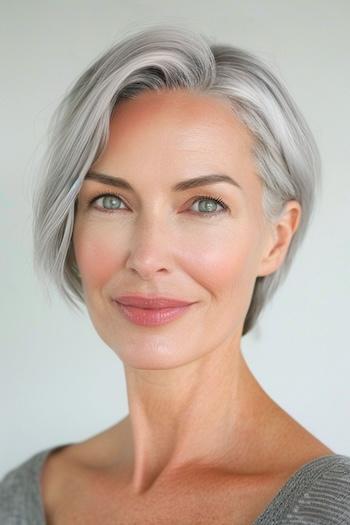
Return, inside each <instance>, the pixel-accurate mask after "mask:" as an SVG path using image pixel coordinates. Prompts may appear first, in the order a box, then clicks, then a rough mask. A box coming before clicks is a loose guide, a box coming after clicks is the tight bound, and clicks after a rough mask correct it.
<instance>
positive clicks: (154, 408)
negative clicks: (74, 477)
mask: <svg viewBox="0 0 350 525" xmlns="http://www.w3.org/2000/svg"><path fill="white" fill-rule="evenodd" d="M125 372H126V382H127V393H128V403H129V412H130V413H129V416H128V417H127V418H126V420H125V421H124V424H125V427H124V428H125V429H126V435H127V436H128V439H127V443H128V452H127V454H126V456H125V457H126V458H128V459H127V461H128V462H129V465H128V467H129V469H130V472H131V476H130V484H131V486H132V490H133V491H134V492H135V493H141V492H142V491H144V490H146V489H147V488H148V487H150V486H151V485H153V484H154V482H155V481H156V480H158V479H159V478H160V477H162V478H164V477H165V476H169V475H172V474H175V473H178V472H179V471H180V469H184V468H186V469H187V470H188V469H190V468H191V467H195V468H196V470H198V468H203V469H207V468H210V469H213V468H214V469H216V470H222V471H227V468H230V469H232V470H233V471H235V470H237V471H239V470H240V469H247V468H248V470H249V457H250V456H252V458H253V457H254V458H255V462H256V454H257V448H256V443H253V442H252V441H254V440H252V436H256V435H257V432H256V430H257V429H259V430H260V429H263V428H264V425H263V423H262V417H263V415H264V413H265V412H266V411H264V410H263V407H265V406H266V404H267V403H269V404H270V405H272V404H273V402H272V400H270V398H269V397H268V396H267V395H266V393H265V392H264V391H263V390H262V389H261V387H260V386H259V384H258V383H257V381H256V380H255V378H254V376H253V375H252V373H251V372H250V370H249V368H248V366H247V364H246V362H245V360H244V357H243V356H242V354H241V351H240V347H239V344H238V345H236V346H233V345H232V342H231V344H230V345H226V346H223V347H222V348H220V349H216V350H215V351H212V352H210V353H208V354H206V355H205V356H203V357H202V358H201V359H198V360H195V361H192V362H191V363H188V364H185V365H183V366H180V367H177V368H173V369H166V370H146V369H135V368H131V367H128V366H125ZM260 423H261V425H260Z"/></svg>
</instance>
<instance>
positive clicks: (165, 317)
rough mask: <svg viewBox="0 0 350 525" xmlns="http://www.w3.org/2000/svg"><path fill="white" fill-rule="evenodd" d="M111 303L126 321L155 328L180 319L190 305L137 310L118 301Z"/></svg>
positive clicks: (137, 308) (135, 307)
mask: <svg viewBox="0 0 350 525" xmlns="http://www.w3.org/2000/svg"><path fill="white" fill-rule="evenodd" d="M113 302H114V304H115V305H116V306H117V307H118V308H119V310H120V311H121V312H122V314H123V315H124V316H125V317H126V319H128V320H129V321H131V322H132V323H134V324H137V325H141V326H155V325H162V324H165V323H168V322H170V321H172V320H174V319H176V318H177V317H180V315H182V314H183V313H184V312H185V311H186V310H187V309H188V308H190V306H191V303H190V304H186V305H183V306H175V307H168V308H139V307H137V306H133V305H126V304H122V303H120V302H119V301H113Z"/></svg>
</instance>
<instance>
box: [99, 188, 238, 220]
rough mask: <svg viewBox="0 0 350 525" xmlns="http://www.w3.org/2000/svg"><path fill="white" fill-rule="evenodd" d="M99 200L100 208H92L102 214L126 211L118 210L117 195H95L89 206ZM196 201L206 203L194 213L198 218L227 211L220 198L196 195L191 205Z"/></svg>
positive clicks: (118, 201)
mask: <svg viewBox="0 0 350 525" xmlns="http://www.w3.org/2000/svg"><path fill="white" fill-rule="evenodd" d="M99 199H101V200H102V206H94V207H95V209H97V210H99V211H102V212H104V213H113V211H117V210H123V209H126V208H120V203H123V202H124V201H123V199H122V198H121V197H120V196H119V195H118V194H117V193H102V194H100V195H97V197H94V198H93V199H91V200H90V203H89V204H90V205H92V204H93V203H94V202H97V201H98V200H99ZM197 201H199V202H200V201H204V202H206V205H205V206H201V205H199V211H196V212H194V213H195V214H196V215H199V216H205V217H212V216H216V215H219V214H220V213H225V212H228V211H229V208H228V206H227V205H226V204H225V203H224V201H223V200H222V199H220V197H212V196H211V195H198V196H196V197H194V199H192V204H194V203H195V202H197ZM210 201H211V202H210ZM208 203H209V206H208ZM218 205H219V206H221V208H222V209H221V210H219V211H217V210H216V208H217V207H218ZM104 206H107V208H105V207H104ZM109 206H110V207H109Z"/></svg>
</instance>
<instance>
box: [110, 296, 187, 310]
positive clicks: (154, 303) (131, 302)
mask: <svg viewBox="0 0 350 525" xmlns="http://www.w3.org/2000/svg"><path fill="white" fill-rule="evenodd" d="M114 300H115V301H117V302H118V303H121V304H123V305H126V306H135V307H137V308H151V309H159V308H172V307H179V306H188V305H190V304H193V302H194V301H192V302H190V301H184V300H179V299H171V298H170V297H161V296H158V297H156V296H153V297H152V296H141V295H122V296H120V297H117V298H115V299H114Z"/></svg>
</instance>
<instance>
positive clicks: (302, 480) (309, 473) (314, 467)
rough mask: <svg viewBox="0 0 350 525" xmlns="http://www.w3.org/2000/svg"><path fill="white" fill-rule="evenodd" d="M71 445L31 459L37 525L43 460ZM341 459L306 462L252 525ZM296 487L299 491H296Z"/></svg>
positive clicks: (272, 515) (263, 524)
mask: <svg viewBox="0 0 350 525" xmlns="http://www.w3.org/2000/svg"><path fill="white" fill-rule="evenodd" d="M72 444H73V443H65V444H63V445H58V446H56V447H49V448H46V449H44V450H42V451H41V452H38V453H37V454H35V456H34V457H33V468H34V471H35V472H34V473H35V498H36V504H37V507H38V509H39V514H40V523H38V525H47V523H46V518H45V511H44V505H43V500H42V495H41V474H42V470H43V466H44V463H45V460H46V458H47V457H48V455H49V454H50V453H51V452H54V451H55V450H57V449H60V448H64V447H66V446H68V445H72ZM343 458H347V456H344V455H343V454H335V453H333V454H327V455H326V456H319V457H317V458H314V459H312V460H311V461H308V462H307V463H305V464H304V465H302V466H301V467H299V468H298V469H297V470H296V471H295V472H294V473H293V474H292V475H291V476H290V477H289V478H288V479H287V481H286V482H285V483H284V484H283V485H282V487H281V488H280V489H279V490H278V492H277V493H276V494H275V496H274V497H273V498H272V500H271V501H270V503H269V504H268V505H267V507H266V508H265V509H264V510H263V512H262V513H261V514H260V515H259V516H258V517H257V518H256V520H255V521H254V523H253V524H252V525H268V524H270V523H272V521H271V520H272V519H276V518H278V517H279V515H280V514H281V513H284V512H285V511H286V508H285V506H284V503H285V502H286V501H288V506H289V507H291V506H292V505H293V503H294V499H295V498H293V497H291V495H293V494H294V495H295V497H296V498H298V497H299V496H300V492H301V490H300V487H301V489H302V490H303V487H305V490H306V489H307V486H309V484H310V482H312V481H313V480H314V479H316V478H317V477H318V476H319V475H320V474H322V472H323V471H324V470H327V468H328V467H329V466H330V465H331V464H333V463H334V462H337V461H339V460H341V459H343ZM297 487H298V489H299V490H296V488H297Z"/></svg>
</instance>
